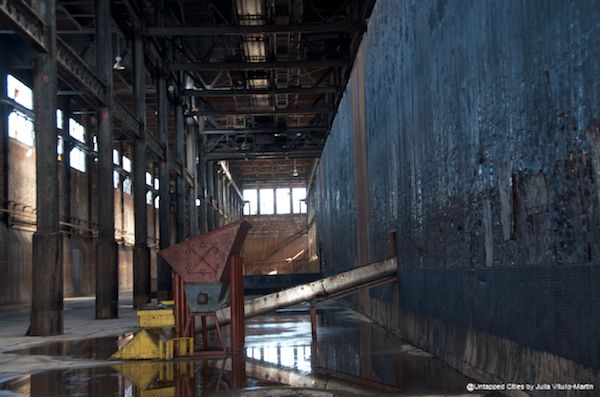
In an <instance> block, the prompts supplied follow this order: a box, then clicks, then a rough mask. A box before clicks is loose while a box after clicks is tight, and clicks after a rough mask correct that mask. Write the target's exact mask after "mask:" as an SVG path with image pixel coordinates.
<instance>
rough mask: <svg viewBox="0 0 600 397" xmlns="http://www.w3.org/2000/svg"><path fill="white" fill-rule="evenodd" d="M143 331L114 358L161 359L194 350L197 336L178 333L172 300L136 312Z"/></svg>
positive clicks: (189, 353)
mask: <svg viewBox="0 0 600 397" xmlns="http://www.w3.org/2000/svg"><path fill="white" fill-rule="evenodd" d="M137 316H138V327H140V328H141V331H140V332H138V333H136V334H135V336H134V337H133V339H131V341H129V343H127V344H126V345H124V346H122V347H120V348H119V350H117V351H116V352H115V353H114V354H113V355H112V356H111V357H110V358H111V359H112V360H140V359H142V360H143V359H161V360H170V359H172V358H173V357H174V356H175V354H176V355H177V356H190V355H192V354H193V353H194V338H177V337H176V336H175V315H174V313H173V301H163V302H161V303H160V304H159V305H158V306H151V307H148V308H144V309H140V310H138V312H137Z"/></svg>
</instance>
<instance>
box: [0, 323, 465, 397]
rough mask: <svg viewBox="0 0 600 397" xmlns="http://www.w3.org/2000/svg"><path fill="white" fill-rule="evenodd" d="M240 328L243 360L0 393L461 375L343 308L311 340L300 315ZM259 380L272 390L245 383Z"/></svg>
mask: <svg viewBox="0 0 600 397" xmlns="http://www.w3.org/2000/svg"><path fill="white" fill-rule="evenodd" d="M246 325H247V331H246V333H247V335H246V351H245V357H244V356H240V357H237V358H235V359H232V358H228V359H219V360H216V359H212V360H175V361H168V362H160V361H144V362H139V361H138V362H135V363H125V364H121V363H119V364H117V363H116V364H115V365H113V366H111V367H94V368H80V369H74V370H54V371H47V372H43V373H40V374H34V375H30V376H24V377H21V378H18V379H14V380H12V381H10V382H8V383H5V384H2V385H0V397H2V390H5V391H11V392H15V393H18V394H19V395H22V396H25V397H38V396H44V397H46V396H48V397H49V396H69V397H76V396H92V397H94V396H98V397H99V396H103V397H104V396H107V397H110V396H115V397H134V396H139V397H144V396H155V397H156V396H165V397H170V396H173V397H196V396H248V397H255V396H256V397H258V396H263V395H264V396H282V397H286V396H303V395H306V396H307V397H308V396H311V397H312V396H315V397H321V396H325V394H327V396H330V397H339V396H353V397H355V396H381V395H382V394H383V395H384V396H385V395H389V396H392V395H393V396H402V395H407V394H410V395H415V394H419V395H435V394H437V395H440V394H445V395H454V394H456V395H462V394H464V392H465V385H466V384H467V383H468V382H469V379H467V378H466V377H464V376H462V375H461V374H459V373H458V372H456V371H454V370H452V369H451V368H449V367H448V366H447V365H445V364H444V363H442V362H441V361H439V360H437V359H435V358H433V357H431V356H430V355H429V354H427V353H426V352H423V351H421V350H419V349H416V348H414V347H412V346H410V345H407V344H406V343H403V341H401V340H399V339H398V338H396V337H394V336H393V335H389V334H386V332H385V331H384V330H383V329H381V328H379V327H378V326H376V325H374V324H371V323H368V322H365V321H362V320H361V319H360V318H358V317H356V316H349V315H348V313H344V312H333V313H331V312H329V313H328V312H327V311H325V312H323V313H321V314H320V315H319V328H318V331H317V333H318V338H317V341H313V340H312V337H311V324H310V317H309V316H308V315H306V314H289V313H286V314H280V315H274V316H265V317H262V318H260V319H253V320H250V321H248V322H247V324H246ZM123 342H124V338H99V339H92V340H86V341H71V342H61V343H50V344H47V345H43V346H37V347H34V348H30V349H24V350H21V351H17V353H21V354H43V355H52V356H69V357H76V358H87V359H106V358H108V357H109V356H110V355H111V354H112V353H113V352H114V351H116V348H117V347H118V345H119V344H121V343H123ZM265 386H271V387H270V388H268V389H260V388H259V389H252V388H255V387H265ZM275 386H277V387H275ZM282 386H285V387H282ZM249 388H251V389H249ZM290 388H292V389H290ZM239 389H243V390H241V391H240V390H239ZM309 389H310V390H309ZM234 390H238V391H234ZM325 391H326V393H325ZM257 393H258V394H257ZM261 393H262V394H261ZM319 393H320V394H319ZM323 393H325V394H323Z"/></svg>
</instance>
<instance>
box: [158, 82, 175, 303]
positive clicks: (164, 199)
mask: <svg viewBox="0 0 600 397" xmlns="http://www.w3.org/2000/svg"><path fill="white" fill-rule="evenodd" d="M157 80H158V81H157V87H156V88H157V92H156V93H157V96H158V128H159V134H158V135H159V139H160V143H161V144H162V145H164V147H165V154H164V158H163V159H162V160H161V161H160V163H159V172H158V174H159V176H158V179H159V184H160V188H159V200H158V202H159V211H158V212H159V230H160V232H159V233H160V242H159V246H160V249H161V250H162V249H165V248H167V247H170V246H171V181H170V177H169V164H168V162H169V161H170V158H169V157H170V156H169V150H168V148H169V131H168V123H167V117H168V116H167V82H166V80H165V76H164V74H163V73H162V72H161V73H159V75H158V79H157ZM156 277H157V297H158V298H159V299H169V298H171V295H172V290H173V289H172V288H173V287H172V282H171V269H170V268H169V265H167V263H166V262H165V261H164V260H163V259H162V258H161V257H160V256H158V257H157V272H156Z"/></svg>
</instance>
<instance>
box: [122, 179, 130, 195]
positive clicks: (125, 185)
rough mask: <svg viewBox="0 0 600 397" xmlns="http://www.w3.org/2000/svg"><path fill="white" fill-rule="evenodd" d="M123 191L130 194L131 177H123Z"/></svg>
mask: <svg viewBox="0 0 600 397" xmlns="http://www.w3.org/2000/svg"><path fill="white" fill-rule="evenodd" d="M123 193H127V194H131V178H130V177H125V179H123Z"/></svg>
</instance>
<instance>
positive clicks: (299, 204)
mask: <svg viewBox="0 0 600 397" xmlns="http://www.w3.org/2000/svg"><path fill="white" fill-rule="evenodd" d="M292 210H293V212H294V214H306V188H304V187H295V188H293V189H292Z"/></svg>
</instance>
